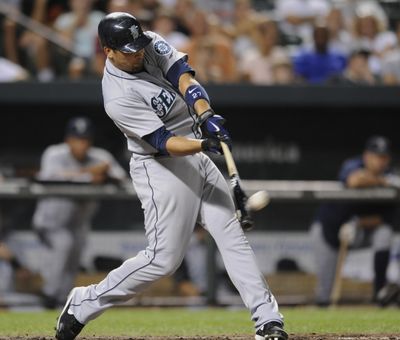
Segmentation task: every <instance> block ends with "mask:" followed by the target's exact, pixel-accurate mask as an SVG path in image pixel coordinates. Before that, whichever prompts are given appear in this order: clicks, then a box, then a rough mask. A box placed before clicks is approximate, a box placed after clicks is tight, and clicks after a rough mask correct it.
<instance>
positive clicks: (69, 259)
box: [33, 143, 126, 301]
mask: <svg viewBox="0 0 400 340" xmlns="http://www.w3.org/2000/svg"><path fill="white" fill-rule="evenodd" d="M103 162H107V163H108V164H109V170H108V175H109V177H112V178H115V179H120V180H123V179H124V178H126V173H125V171H124V169H122V168H121V166H120V165H119V164H118V163H117V161H116V160H115V159H114V157H113V156H112V155H111V154H110V153H109V152H108V151H106V150H103V149H100V148H96V147H91V148H90V149H89V150H88V154H87V157H86V160H85V161H84V162H83V163H82V162H78V161H77V160H76V159H75V158H74V157H73V156H72V155H71V152H70V150H69V146H68V145H67V144H66V143H62V144H57V145H52V146H49V147H48V148H47V149H46V150H45V152H44V153H43V156H42V159H41V168H40V172H39V175H38V177H39V179H42V180H54V181H65V180H68V181H75V182H87V183H88V182H90V180H91V178H90V176H89V175H88V174H87V173H86V174H85V173H82V174H80V173H79V170H80V169H82V168H84V167H88V166H93V165H96V164H99V163H103ZM96 207H97V203H96V202H95V201H82V200H81V201H76V200H72V199H66V198H56V197H51V198H44V199H41V200H39V202H38V203H37V207H36V210H35V213H34V216H33V227H34V228H35V229H36V230H38V231H40V235H41V236H42V237H43V240H44V241H46V244H47V247H46V259H44V261H43V271H42V276H43V278H44V286H43V293H44V294H46V295H47V296H51V297H58V298H60V301H62V300H61V299H64V298H65V297H66V296H67V294H68V292H69V291H70V289H71V288H72V287H73V282H74V278H75V275H76V272H77V270H78V268H79V263H80V256H81V253H82V250H83V249H84V247H85V241H86V238H87V233H88V231H89V226H90V220H91V218H92V217H93V214H94V213H95V210H96Z"/></svg>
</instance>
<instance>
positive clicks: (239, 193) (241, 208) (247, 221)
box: [231, 174, 254, 231]
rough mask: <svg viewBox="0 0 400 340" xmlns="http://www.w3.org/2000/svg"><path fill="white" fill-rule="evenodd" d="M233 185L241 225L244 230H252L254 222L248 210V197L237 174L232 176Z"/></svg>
mask: <svg viewBox="0 0 400 340" xmlns="http://www.w3.org/2000/svg"><path fill="white" fill-rule="evenodd" d="M231 185H232V188H233V195H234V197H235V203H236V208H237V210H238V218H239V222H240V225H241V226H242V229H243V230H246V231H247V230H250V229H252V228H253V226H254V221H253V219H252V217H251V215H250V213H249V211H248V210H247V209H246V202H247V196H246V194H245V193H244V192H243V190H242V188H241V187H240V183H239V176H238V175H237V174H234V175H232V176H231Z"/></svg>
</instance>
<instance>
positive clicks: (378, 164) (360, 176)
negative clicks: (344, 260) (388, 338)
mask: <svg viewBox="0 0 400 340" xmlns="http://www.w3.org/2000/svg"><path fill="white" fill-rule="evenodd" d="M390 162H391V155H390V143H389V141H388V139H386V138H385V137H383V136H372V137H370V138H369V139H368V141H367V142H366V145H365V148H364V152H363V154H362V155H361V156H358V157H355V158H351V159H348V160H346V161H345V162H344V163H343V165H342V167H341V169H340V172H339V180H340V181H341V182H343V184H344V185H345V186H346V187H348V188H368V187H376V186H393V184H394V183H392V179H393V178H394V177H393V176H394V175H392V174H391V169H390ZM394 214H395V206H394V205H393V204H391V203H376V202H368V203H365V202H360V203H348V202H342V203H324V204H322V205H321V206H320V208H319V209H318V211H317V216H316V219H315V221H314V223H313V225H312V227H311V229H312V236H313V239H314V240H313V241H314V242H313V244H314V247H315V249H314V250H315V259H316V274H317V279H318V281H317V287H316V302H317V304H319V305H322V306H326V305H329V304H330V303H331V302H332V301H330V296H331V290H332V286H333V282H334V277H335V268H336V262H337V258H338V248H339V245H340V241H341V240H342V241H343V240H344V239H345V240H346V242H347V243H349V244H350V246H351V248H362V247H367V246H371V247H372V249H373V252H374V259H373V268H374V272H375V278H374V291H373V294H374V296H373V299H376V297H377V293H378V291H379V290H380V289H381V288H382V287H383V286H384V285H385V283H386V269H387V267H388V263H389V254H390V247H391V239H392V237H393V228H392V226H393V223H394Z"/></svg>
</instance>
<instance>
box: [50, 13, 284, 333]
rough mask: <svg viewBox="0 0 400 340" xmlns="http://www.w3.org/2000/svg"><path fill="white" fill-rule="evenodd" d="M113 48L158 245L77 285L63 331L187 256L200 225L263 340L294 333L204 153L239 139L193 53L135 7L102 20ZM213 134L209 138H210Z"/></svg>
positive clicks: (111, 68) (148, 220)
mask: <svg viewBox="0 0 400 340" xmlns="http://www.w3.org/2000/svg"><path fill="white" fill-rule="evenodd" d="M98 32H99V38H100V41H101V44H102V46H103V48H104V51H105V53H106V55H107V60H106V65H105V69H104V76H103V81H102V87H103V98H104V107H105V110H106V112H107V114H108V115H109V116H110V118H111V119H112V120H113V121H114V123H115V124H116V126H117V127H118V128H119V129H120V130H121V132H122V133H124V135H125V136H126V138H127V142H128V149H129V150H130V152H131V153H132V158H131V162H130V173H131V177H132V180H133V184H134V187H135V189H136V192H137V195H138V197H139V199H140V201H141V203H142V207H143V210H144V215H145V219H144V221H145V230H146V236H147V239H148V246H147V248H146V249H145V250H143V251H141V252H139V253H138V254H137V256H135V257H134V258H131V259H128V260H127V261H125V262H124V263H123V264H122V265H121V266H120V267H119V268H117V269H115V270H113V271H111V272H110V273H109V274H108V275H107V277H106V278H105V279H104V280H103V281H101V282H100V283H98V284H95V285H90V286H87V287H77V288H74V289H73V290H72V291H71V294H70V295H69V297H68V299H67V301H66V304H65V307H64V309H63V311H62V312H61V315H60V317H59V319H58V322H57V326H56V338H57V339H59V340H71V339H74V338H75V337H76V336H77V335H78V334H79V332H80V331H81V329H82V328H83V327H84V325H86V324H87V323H88V322H89V321H90V320H93V319H94V318H96V317H97V316H99V315H100V314H101V313H102V312H104V311H105V310H106V309H107V308H110V307H112V306H114V305H116V304H119V303H123V302H125V301H127V300H129V299H130V298H131V297H132V296H134V295H135V294H137V293H139V292H141V291H143V290H144V289H146V288H147V287H148V286H149V285H150V284H151V283H153V282H154V281H156V280H158V279H160V278H161V277H163V276H166V275H170V274H172V273H173V272H174V271H175V270H176V269H177V268H178V267H179V265H180V263H181V262H182V259H183V257H184V254H185V251H186V248H187V245H188V242H189V240H190V237H191V235H192V232H193V229H194V227H195V225H196V223H198V224H201V225H202V226H203V227H204V228H206V230H207V231H208V232H209V233H210V234H211V236H212V237H213V238H214V240H215V241H216V244H217V246H218V248H219V250H220V253H221V255H222V258H223V261H224V263H225V266H226V269H227V271H228V273H229V275H230V278H231V280H232V281H233V283H234V284H235V286H236V288H237V290H238V291H239V293H240V295H241V297H242V299H243V301H244V303H245V305H246V306H247V307H248V308H249V310H250V312H251V317H252V320H253V321H254V323H255V329H256V339H258V340H261V339H262V340H263V339H269V340H286V339H287V338H288V335H287V334H286V332H285V331H284V330H283V319H282V315H281V314H280V313H279V311H278V305H277V302H276V300H275V298H274V296H273V295H272V293H271V292H270V290H269V289H268V286H267V284H266V282H265V280H264V277H263V275H262V273H261V272H260V270H259V269H258V267H257V265H256V262H255V257H254V253H253V251H252V249H251V247H250V245H249V243H248V241H247V239H246V237H245V235H244V233H243V230H242V229H241V226H240V224H239V221H238V219H237V217H236V214H235V208H234V203H233V200H232V198H231V195H230V193H229V187H228V185H227V183H226V181H225V179H224V178H223V176H222V174H221V173H220V172H219V170H218V169H217V167H216V166H215V165H214V163H213V162H212V161H211V160H210V158H209V157H207V156H206V155H205V154H204V153H203V151H208V152H214V153H217V154H220V153H221V145H220V141H224V142H225V143H227V144H229V145H230V144H231V139H230V137H229V134H228V132H227V130H226V128H225V127H224V126H223V123H224V119H223V118H222V117H221V116H219V115H216V114H215V113H214V112H213V110H212V109H211V107H210V99H209V97H208V95H207V93H206V91H205V90H204V88H203V87H202V86H201V85H200V84H199V83H198V82H197V81H196V80H195V78H194V74H195V72H194V70H193V69H192V68H191V67H190V66H189V65H188V63H187V60H188V57H187V56H186V55H185V54H183V53H181V52H178V51H177V50H175V49H174V48H173V47H172V46H170V45H169V44H168V43H167V42H166V41H165V40H164V39H163V38H162V37H161V36H159V35H157V34H156V33H154V32H149V31H148V32H143V31H142V28H141V26H140V23H139V22H138V21H137V20H136V19H135V17H133V16H132V15H130V14H127V13H121V12H115V13H110V14H108V15H107V16H106V17H105V18H104V19H103V20H102V21H101V22H100V24H99V28H98ZM202 133H203V137H202Z"/></svg>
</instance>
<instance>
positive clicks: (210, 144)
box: [201, 137, 223, 155]
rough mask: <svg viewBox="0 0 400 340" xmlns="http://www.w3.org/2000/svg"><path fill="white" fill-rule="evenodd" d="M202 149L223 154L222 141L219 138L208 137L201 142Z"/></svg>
mask: <svg viewBox="0 0 400 340" xmlns="http://www.w3.org/2000/svg"><path fill="white" fill-rule="evenodd" d="M201 149H202V150H203V151H208V152H212V153H216V154H217V155H222V153H223V151H222V148H221V141H220V140H219V139H218V138H212V137H210V138H206V139H203V141H202V142H201Z"/></svg>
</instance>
